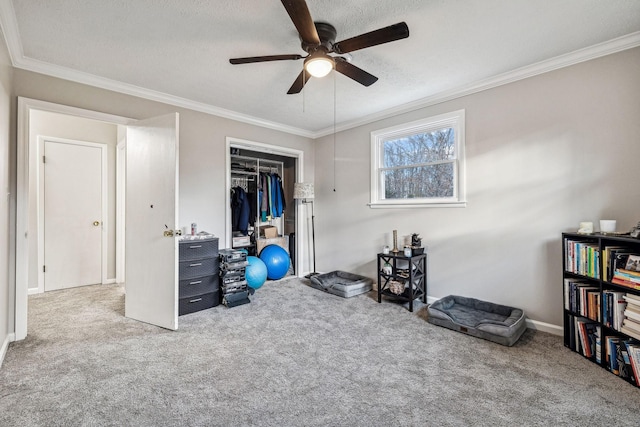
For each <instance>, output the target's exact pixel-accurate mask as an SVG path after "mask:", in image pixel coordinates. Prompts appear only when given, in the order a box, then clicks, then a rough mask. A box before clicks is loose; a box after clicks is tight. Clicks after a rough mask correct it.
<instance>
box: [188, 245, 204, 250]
mask: <svg viewBox="0 0 640 427" xmlns="http://www.w3.org/2000/svg"><path fill="white" fill-rule="evenodd" d="M201 247H202V245H194V246H189V249H198V248H201Z"/></svg>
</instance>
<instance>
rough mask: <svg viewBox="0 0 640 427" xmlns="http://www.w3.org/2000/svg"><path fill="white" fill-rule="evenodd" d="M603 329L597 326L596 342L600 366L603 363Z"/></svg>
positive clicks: (597, 358) (597, 360)
mask: <svg viewBox="0 0 640 427" xmlns="http://www.w3.org/2000/svg"><path fill="white" fill-rule="evenodd" d="M601 337H602V328H601V327H600V325H596V333H595V340H596V362H597V363H598V364H600V363H602V339H601Z"/></svg>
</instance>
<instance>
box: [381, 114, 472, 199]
mask: <svg viewBox="0 0 640 427" xmlns="http://www.w3.org/2000/svg"><path fill="white" fill-rule="evenodd" d="M425 205H429V206H441V207H444V206H464V205H465V194H464V110H459V111H454V112H452V113H448V114H443V115H440V116H436V117H430V118H428V119H423V120H418V121H416V122H411V123H405V124H402V125H399V126H394V127H390V128H386V129H381V130H378V131H375V132H371V204H370V206H371V207H372V208H380V207H415V206H425Z"/></svg>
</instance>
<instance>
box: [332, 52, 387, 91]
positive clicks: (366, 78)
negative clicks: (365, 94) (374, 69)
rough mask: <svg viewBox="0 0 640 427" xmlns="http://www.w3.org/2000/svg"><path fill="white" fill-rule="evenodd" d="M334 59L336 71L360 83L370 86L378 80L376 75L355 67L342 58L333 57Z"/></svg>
mask: <svg viewBox="0 0 640 427" xmlns="http://www.w3.org/2000/svg"><path fill="white" fill-rule="evenodd" d="M335 61H336V71H337V72H339V73H341V74H344V75H345V76H347V77H349V78H350V79H353V80H355V81H357V82H358V83H360V84H361V85H364V86H371V85H372V84H374V83H375V82H377V81H378V78H377V77H376V76H374V75H372V74H369V73H367V72H366V71H364V70H363V69H362V68H358V67H356V66H355V65H353V64H351V63H349V62H347V61H346V60H345V59H343V58H335Z"/></svg>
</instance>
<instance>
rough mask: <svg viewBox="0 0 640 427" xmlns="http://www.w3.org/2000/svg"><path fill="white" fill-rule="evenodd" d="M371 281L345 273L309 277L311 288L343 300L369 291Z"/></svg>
mask: <svg viewBox="0 0 640 427" xmlns="http://www.w3.org/2000/svg"><path fill="white" fill-rule="evenodd" d="M372 284H373V280H371V279H369V278H368V277H364V276H359V275H357V274H353V273H347V272H345V271H332V272H330V273H324V274H318V275H316V276H311V286H313V287H314V288H316V289H320V290H321V291H325V292H329V293H330V294H333V295H338V296H341V297H343V298H349V297H352V296H355V295H360V294H363V293H365V292H369V291H370V290H371V286H372Z"/></svg>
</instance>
